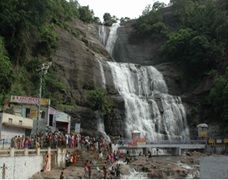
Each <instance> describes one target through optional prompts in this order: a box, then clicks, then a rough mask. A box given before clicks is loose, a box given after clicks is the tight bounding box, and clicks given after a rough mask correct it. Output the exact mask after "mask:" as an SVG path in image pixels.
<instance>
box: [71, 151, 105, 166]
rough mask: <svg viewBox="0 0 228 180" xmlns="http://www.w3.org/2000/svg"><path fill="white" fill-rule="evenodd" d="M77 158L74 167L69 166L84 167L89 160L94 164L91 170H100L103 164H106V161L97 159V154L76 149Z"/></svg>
mask: <svg viewBox="0 0 228 180" xmlns="http://www.w3.org/2000/svg"><path fill="white" fill-rule="evenodd" d="M72 152H73V151H72ZM77 156H78V157H77V162H76V165H73V164H70V166H75V167H84V166H85V163H86V161H87V160H89V161H92V162H94V164H93V165H92V169H97V167H99V168H100V169H101V168H102V166H103V165H104V163H105V162H106V159H98V156H99V155H98V153H96V152H93V151H87V150H86V149H78V150H77Z"/></svg>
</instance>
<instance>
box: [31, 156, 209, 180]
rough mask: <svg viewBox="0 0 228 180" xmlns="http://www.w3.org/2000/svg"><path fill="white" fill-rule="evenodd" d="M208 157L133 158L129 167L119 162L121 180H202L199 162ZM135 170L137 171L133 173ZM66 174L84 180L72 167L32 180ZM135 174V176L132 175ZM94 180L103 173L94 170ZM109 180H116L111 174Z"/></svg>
mask: <svg viewBox="0 0 228 180" xmlns="http://www.w3.org/2000/svg"><path fill="white" fill-rule="evenodd" d="M205 156H207V154H203V153H200V152H192V153H189V154H187V155H183V156H152V157H151V158H148V157H145V156H138V157H135V158H132V160H131V162H130V163H129V164H128V165H127V164H126V162H123V161H119V163H120V164H121V166H120V167H121V168H120V171H121V177H120V178H124V179H126V178H129V177H130V178H137V176H138V175H139V174H140V173H139V172H141V174H142V173H143V174H144V175H140V176H138V178H149V179H185V178H188V179H191V178H193V179H198V178H200V172H199V169H200V168H199V162H200V158H202V157H205ZM133 169H135V170H136V171H132V170H133ZM62 171H63V172H64V177H65V179H84V178H85V176H84V168H83V167H75V166H70V167H67V168H66V169H64V170H63V169H52V170H51V171H50V172H39V173H37V174H34V175H33V176H32V177H31V179H59V177H60V174H61V172H62ZM132 172H134V175H133V174H132ZM92 178H95V179H99V178H103V177H102V172H100V173H99V172H98V171H97V170H96V169H93V170H92ZM108 178H115V176H113V175H111V173H109V175H108Z"/></svg>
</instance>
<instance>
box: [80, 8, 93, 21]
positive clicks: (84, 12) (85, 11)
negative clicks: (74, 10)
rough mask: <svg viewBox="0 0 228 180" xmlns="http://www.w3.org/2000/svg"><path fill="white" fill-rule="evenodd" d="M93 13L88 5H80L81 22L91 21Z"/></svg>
mask: <svg viewBox="0 0 228 180" xmlns="http://www.w3.org/2000/svg"><path fill="white" fill-rule="evenodd" d="M93 16H94V13H93V11H92V10H90V9H89V6H82V7H80V8H79V18H80V20H82V21H83V22H86V23H91V22H93Z"/></svg>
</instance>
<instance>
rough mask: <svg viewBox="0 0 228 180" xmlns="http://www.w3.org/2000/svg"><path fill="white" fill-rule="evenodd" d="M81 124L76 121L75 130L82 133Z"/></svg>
mask: <svg viewBox="0 0 228 180" xmlns="http://www.w3.org/2000/svg"><path fill="white" fill-rule="evenodd" d="M80 128H81V124H79V123H75V132H76V133H80Z"/></svg>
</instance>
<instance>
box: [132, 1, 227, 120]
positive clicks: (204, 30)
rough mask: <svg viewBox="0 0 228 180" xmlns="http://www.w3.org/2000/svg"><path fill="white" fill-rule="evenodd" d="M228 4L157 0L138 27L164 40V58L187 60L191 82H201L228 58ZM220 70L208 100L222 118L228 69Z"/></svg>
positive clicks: (144, 35) (224, 117)
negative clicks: (160, 0)
mask: <svg viewBox="0 0 228 180" xmlns="http://www.w3.org/2000/svg"><path fill="white" fill-rule="evenodd" d="M227 7H228V2H227V1H223V0H217V1H214V0H208V1H200V0H171V1H170V5H169V7H165V5H164V4H163V3H160V2H156V3H154V5H153V7H152V8H151V7H150V6H147V7H146V8H145V10H144V13H143V15H142V16H141V17H140V18H139V20H138V22H137V24H136V26H135V29H136V32H137V34H138V35H139V36H141V37H142V38H147V39H150V40H151V41H156V40H159V41H162V42H163V45H162V46H161V48H160V52H159V56H160V61H161V62H164V61H165V62H167V61H172V62H179V63H183V64H185V66H186V67H187V68H186V70H187V71H186V74H187V77H189V79H191V81H192V83H195V82H200V80H201V79H202V78H203V77H205V76H207V74H209V73H210V72H212V71H218V69H219V67H220V66H221V64H222V63H223V62H224V61H227V59H226V58H227V56H228V54H227V52H228V51H227V49H228V38H227V37H228V8H227ZM167 12H169V19H172V18H173V19H175V23H170V22H168V21H167V16H165V15H164V13H167ZM170 12H171V13H170ZM172 22H174V21H172ZM224 69H225V68H224V67H223V68H222V71H221V68H220V70H219V72H224ZM217 74H218V76H219V77H218V80H217V81H216V85H215V87H214V88H213V89H212V90H211V93H210V96H209V99H210V100H209V101H208V103H209V105H211V106H213V107H214V108H215V111H216V112H217V113H218V115H219V116H220V115H221V116H220V117H221V119H222V120H228V111H227V104H228V103H227V102H228V101H227V99H228V89H227V87H226V86H227V85H228V82H227V81H226V80H225V79H226V78H227V75H226V74H227V72H226V73H225V74H224V75H223V74H220V75H219V73H217Z"/></svg>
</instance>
